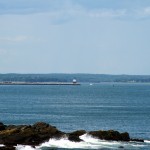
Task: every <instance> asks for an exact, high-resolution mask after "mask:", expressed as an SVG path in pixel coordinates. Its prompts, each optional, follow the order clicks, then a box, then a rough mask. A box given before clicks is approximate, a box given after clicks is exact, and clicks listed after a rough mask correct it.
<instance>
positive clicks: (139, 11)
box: [136, 7, 150, 18]
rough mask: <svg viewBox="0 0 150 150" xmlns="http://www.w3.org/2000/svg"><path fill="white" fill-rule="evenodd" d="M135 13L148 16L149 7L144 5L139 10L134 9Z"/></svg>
mask: <svg viewBox="0 0 150 150" xmlns="http://www.w3.org/2000/svg"><path fill="white" fill-rule="evenodd" d="M136 13H137V15H138V16H139V17H142V18H143V17H144V18H145V17H150V7H145V8H142V9H139V10H136Z"/></svg>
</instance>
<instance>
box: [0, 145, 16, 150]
mask: <svg viewBox="0 0 150 150" xmlns="http://www.w3.org/2000/svg"><path fill="white" fill-rule="evenodd" d="M15 149H16V148H15V147H13V146H4V147H0V150H15Z"/></svg>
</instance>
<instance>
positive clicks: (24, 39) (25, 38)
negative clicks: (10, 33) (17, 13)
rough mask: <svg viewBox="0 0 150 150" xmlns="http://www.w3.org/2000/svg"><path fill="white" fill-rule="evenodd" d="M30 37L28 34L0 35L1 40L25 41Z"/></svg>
mask: <svg viewBox="0 0 150 150" xmlns="http://www.w3.org/2000/svg"><path fill="white" fill-rule="evenodd" d="M28 39H29V37H27V36H15V37H0V42H24V41H26V40H28Z"/></svg>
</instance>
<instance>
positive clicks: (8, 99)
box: [0, 83, 150, 150]
mask: <svg viewBox="0 0 150 150" xmlns="http://www.w3.org/2000/svg"><path fill="white" fill-rule="evenodd" d="M0 121H1V122H3V123H5V124H33V123H35V122H39V121H44V122H47V123H49V124H51V125H54V126H56V127H57V128H58V129H59V130H61V131H65V132H70V131H74V130H79V129H84V130H87V131H91V130H110V129H113V130H118V131H120V132H128V133H129V134H130V137H132V138H142V139H144V140H145V142H144V143H136V142H130V143H125V142H108V141H102V140H98V139H94V138H92V137H90V136H89V135H83V136H82V137H80V138H81V139H83V140H84V142H80V143H74V142H70V141H68V139H60V140H56V139H50V140H49V142H46V143H43V144H41V145H39V146H38V147H36V148H35V149H38V150H41V149H42V150H48V149H102V150H109V149H121V147H122V146H123V147H124V148H122V149H129V150H130V149H142V150H143V149H144V150H149V149H150V84H149V83H100V84H93V85H90V84H81V85H80V86H54V85H53V86H47V85H24V86H23V85H15V86H14V85H0ZM16 149H17V150H25V149H27V150H30V149H33V148H31V147H30V146H22V145H18V146H17V148H16Z"/></svg>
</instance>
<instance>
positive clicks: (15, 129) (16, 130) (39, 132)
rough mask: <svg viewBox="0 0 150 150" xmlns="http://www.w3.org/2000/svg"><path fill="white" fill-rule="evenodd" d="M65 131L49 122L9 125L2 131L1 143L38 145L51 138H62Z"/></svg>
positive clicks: (0, 132) (0, 133) (0, 134)
mask: <svg viewBox="0 0 150 150" xmlns="http://www.w3.org/2000/svg"><path fill="white" fill-rule="evenodd" d="M62 135H64V133H63V132H61V131H59V130H58V129H56V127H53V126H51V125H49V124H46V123H43V122H38V123H36V124H34V125H33V126H31V125H29V126H27V125H21V126H9V127H7V128H6V130H2V131H0V144H4V145H16V144H23V145H33V146H34V145H38V144H40V143H42V142H45V141H47V140H49V139H50V138H53V137H54V138H60V137H61V136H62Z"/></svg>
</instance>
